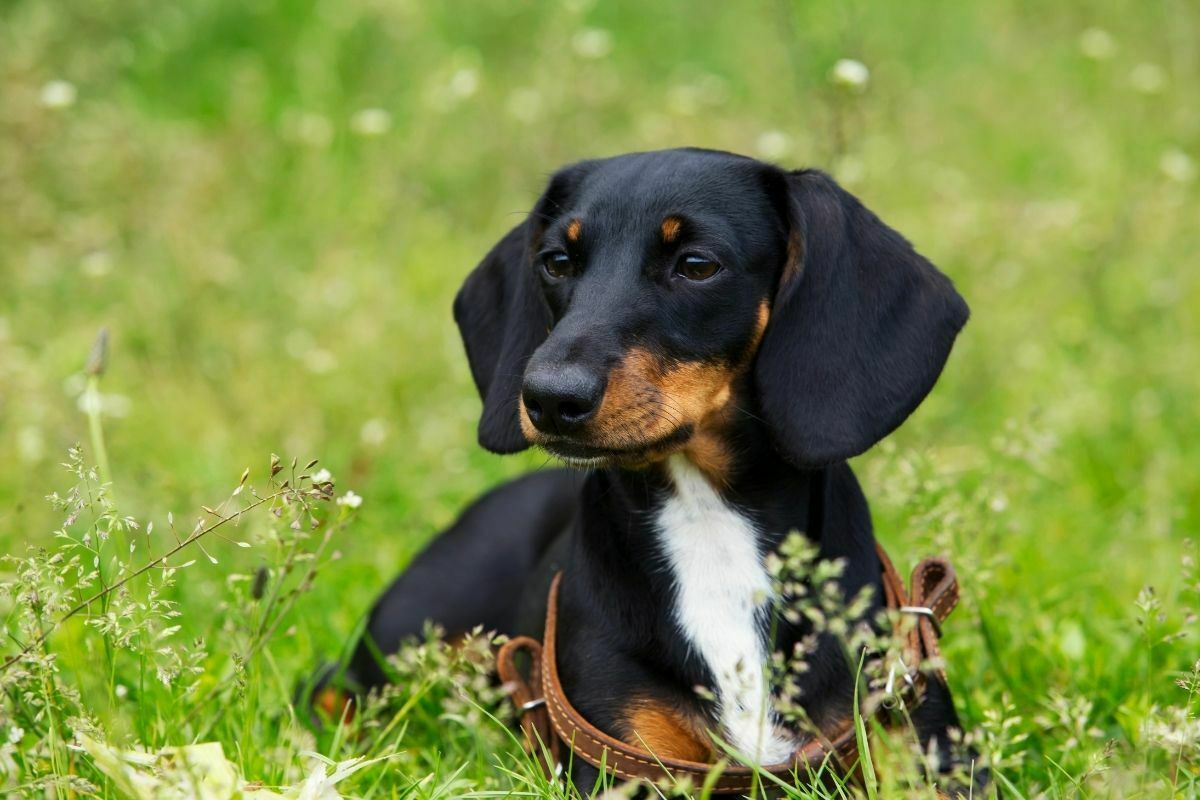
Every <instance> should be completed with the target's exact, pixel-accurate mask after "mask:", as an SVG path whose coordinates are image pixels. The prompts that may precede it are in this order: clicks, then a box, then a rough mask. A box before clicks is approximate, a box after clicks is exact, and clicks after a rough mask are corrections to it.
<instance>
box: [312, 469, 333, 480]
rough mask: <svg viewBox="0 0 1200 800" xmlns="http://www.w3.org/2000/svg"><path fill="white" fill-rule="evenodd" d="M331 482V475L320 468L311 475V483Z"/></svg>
mask: <svg viewBox="0 0 1200 800" xmlns="http://www.w3.org/2000/svg"><path fill="white" fill-rule="evenodd" d="M331 480H333V473H331V472H330V471H329V470H327V469H325V468H324V467H322V468H321V469H319V470H317V471H316V472H314V473H313V474H312V482H313V483H328V482H329V481H331Z"/></svg>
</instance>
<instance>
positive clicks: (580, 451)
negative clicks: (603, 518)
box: [534, 425, 692, 469]
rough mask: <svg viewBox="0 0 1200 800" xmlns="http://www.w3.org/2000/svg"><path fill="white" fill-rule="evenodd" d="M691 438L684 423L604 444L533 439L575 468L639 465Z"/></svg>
mask: <svg viewBox="0 0 1200 800" xmlns="http://www.w3.org/2000/svg"><path fill="white" fill-rule="evenodd" d="M691 438H692V426H691V425H683V426H680V427H679V428H676V429H675V430H674V431H672V432H671V433H669V434H667V435H666V436H661V437H659V438H657V439H653V440H650V441H645V442H629V443H627V444H626V443H622V444H621V446H619V447H603V446H599V445H593V444H588V443H586V442H581V441H577V440H575V439H568V438H553V439H546V440H544V441H539V442H535V443H534V444H536V445H537V446H538V447H540V448H541V449H542V450H544V451H546V452H547V453H549V454H550V455H552V456H554V457H555V458H557V459H558V460H559V461H562V462H563V463H564V464H566V465H568V466H571V467H576V468H578V469H608V468H610V467H619V468H621V469H642V468H644V467H647V466H649V465H650V464H653V463H654V462H656V461H661V460H662V459H664V458H666V457H667V456H669V455H671V454H672V453H674V452H677V451H678V450H680V449H681V448H682V447H683V446H684V445H686V444H687V442H688V440H689V439H691Z"/></svg>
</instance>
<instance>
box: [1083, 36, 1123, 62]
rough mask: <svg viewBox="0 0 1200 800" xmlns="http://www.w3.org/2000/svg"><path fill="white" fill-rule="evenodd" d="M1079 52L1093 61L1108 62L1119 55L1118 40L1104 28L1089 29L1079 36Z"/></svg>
mask: <svg viewBox="0 0 1200 800" xmlns="http://www.w3.org/2000/svg"><path fill="white" fill-rule="evenodd" d="M1079 52H1081V53H1083V54H1084V55H1085V56H1087V57H1088V58H1090V59H1092V60H1093V61H1107V60H1108V59H1110V58H1112V57H1113V56H1114V55H1116V54H1117V40H1116V39H1114V38H1113V36H1112V34H1111V33H1109V32H1108V31H1106V30H1104V29H1103V28H1088V29H1087V30H1085V31H1083V33H1081V34H1079Z"/></svg>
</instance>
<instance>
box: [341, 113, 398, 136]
mask: <svg viewBox="0 0 1200 800" xmlns="http://www.w3.org/2000/svg"><path fill="white" fill-rule="evenodd" d="M391 128H392V115H391V114H389V113H388V112H387V111H385V110H384V109H382V108H364V109H362V110H361V111H357V112H355V114H354V116H352V117H351V118H350V130H352V131H354V132H355V133H357V134H358V135H359V136H366V137H370V136H382V135H383V134H385V133H387V132H388V131H389V130H391Z"/></svg>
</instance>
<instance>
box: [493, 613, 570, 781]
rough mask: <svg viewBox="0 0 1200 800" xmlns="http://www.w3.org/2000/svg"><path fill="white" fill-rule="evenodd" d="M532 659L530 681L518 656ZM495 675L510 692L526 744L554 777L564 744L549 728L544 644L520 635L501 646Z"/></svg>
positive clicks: (548, 773) (530, 662) (530, 660)
mask: <svg viewBox="0 0 1200 800" xmlns="http://www.w3.org/2000/svg"><path fill="white" fill-rule="evenodd" d="M522 652H523V653H526V654H528V656H529V680H526V679H525V676H524V675H523V674H521V670H520V669H519V668H518V667H517V663H516V656H517V655H518V654H519V653H522ZM496 673H497V674H498V675H499V676H500V681H501V683H502V684H503V685H504V686H505V687H507V688H508V689H509V697H510V698H511V700H512V704H513V708H514V709H515V710H516V713H517V721H518V722H520V724H521V730H522V732H523V733H524V734H525V743H526V745H527V746H528V747H529V748H530V750H531V751H532V752H533V753H534V754H535V755H536V756H537V758H538V761H539V762H540V763H541V765H542V769H543V770H544V771H545V773H546V775H547V776H553V775H554V774H555V773H556V772H557V767H558V764H559V762H560V761H561V755H560V750H561V749H562V741H561V740H560V739H559V738H558V737H557V736H555V735H554V731H553V730H552V729H551V727H550V717H549V716H548V715H547V714H546V698H545V697H544V696H543V694H542V645H541V644H540V643H539V642H538V641H537V639H533V638H530V637H529V636H517V637H515V638H513V639H509V640H508V641H507V642H505V643H504V644H503V645H501V646H500V650H499V652H497V653H496Z"/></svg>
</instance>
